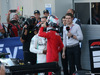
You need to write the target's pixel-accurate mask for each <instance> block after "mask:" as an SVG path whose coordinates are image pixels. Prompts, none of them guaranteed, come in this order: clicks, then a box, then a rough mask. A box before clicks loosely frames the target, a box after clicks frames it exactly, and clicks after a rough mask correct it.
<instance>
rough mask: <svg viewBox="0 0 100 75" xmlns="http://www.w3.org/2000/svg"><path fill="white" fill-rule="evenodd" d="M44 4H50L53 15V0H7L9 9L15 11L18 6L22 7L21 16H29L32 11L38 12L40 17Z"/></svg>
mask: <svg viewBox="0 0 100 75" xmlns="http://www.w3.org/2000/svg"><path fill="white" fill-rule="evenodd" d="M45 4H51V5H52V13H53V14H55V0H20V1H18V0H9V5H10V8H9V9H17V7H18V6H19V7H21V6H23V15H27V16H31V15H33V13H34V10H40V12H41V16H42V15H43V10H44V9H45Z"/></svg>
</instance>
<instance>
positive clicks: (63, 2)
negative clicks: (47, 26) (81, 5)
mask: <svg viewBox="0 0 100 75" xmlns="http://www.w3.org/2000/svg"><path fill="white" fill-rule="evenodd" d="M72 8H73V0H55V14H56V16H58V18H59V19H60V21H61V18H62V17H63V16H65V14H66V12H67V10H68V9H72Z"/></svg>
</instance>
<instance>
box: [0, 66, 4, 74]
mask: <svg viewBox="0 0 100 75" xmlns="http://www.w3.org/2000/svg"><path fill="white" fill-rule="evenodd" d="M0 75H5V67H4V66H3V65H1V68H0Z"/></svg>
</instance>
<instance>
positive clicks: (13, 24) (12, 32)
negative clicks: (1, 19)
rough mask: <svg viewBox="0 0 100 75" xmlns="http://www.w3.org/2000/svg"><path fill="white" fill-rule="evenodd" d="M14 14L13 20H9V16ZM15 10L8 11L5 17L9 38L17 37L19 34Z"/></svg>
mask: <svg viewBox="0 0 100 75" xmlns="http://www.w3.org/2000/svg"><path fill="white" fill-rule="evenodd" d="M11 13H16V14H15V15H14V16H13V18H12V19H11V20H10V14H11ZM17 14H18V11H17V10H9V11H8V15H7V23H8V34H9V36H10V37H17V36H20V34H21V27H20V25H19V22H18V20H19V16H18V15H17Z"/></svg>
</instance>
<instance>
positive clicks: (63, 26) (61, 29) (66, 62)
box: [60, 16, 69, 75]
mask: <svg viewBox="0 0 100 75" xmlns="http://www.w3.org/2000/svg"><path fill="white" fill-rule="evenodd" d="M61 21H62V23H63V25H62V27H60V35H61V37H62V38H63V32H65V31H66V30H64V29H66V19H65V16H63V17H62V19H61ZM62 40H63V39H62ZM65 53H66V52H65ZM61 56H62V51H61ZM65 56H66V58H65V59H63V58H62V57H61V60H62V66H63V72H64V75H69V74H68V60H67V54H65Z"/></svg>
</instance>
